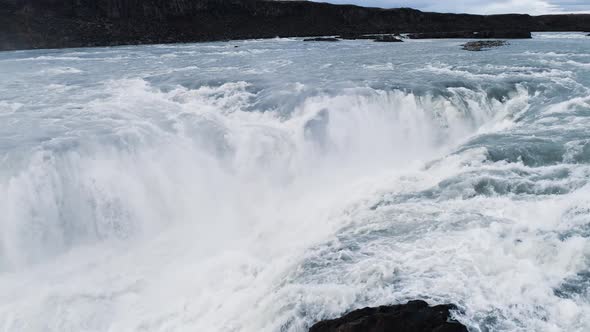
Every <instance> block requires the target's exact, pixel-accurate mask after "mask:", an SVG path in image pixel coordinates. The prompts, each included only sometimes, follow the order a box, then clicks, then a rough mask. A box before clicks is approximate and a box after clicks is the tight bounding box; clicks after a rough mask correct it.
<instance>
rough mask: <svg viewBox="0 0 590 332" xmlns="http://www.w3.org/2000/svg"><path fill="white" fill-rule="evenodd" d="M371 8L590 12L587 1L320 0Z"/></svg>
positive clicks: (506, 11)
mask: <svg viewBox="0 0 590 332" xmlns="http://www.w3.org/2000/svg"><path fill="white" fill-rule="evenodd" d="M321 1H322V2H332V3H352V4H356V5H361V6H371V7H384V8H388V7H411V8H416V9H420V10H423V11H436V12H455V13H457V12H459V13H477V14H500V13H526V14H549V13H560V12H581V11H582V12H590V0H321Z"/></svg>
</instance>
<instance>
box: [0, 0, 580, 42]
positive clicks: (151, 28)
mask: <svg viewBox="0 0 590 332" xmlns="http://www.w3.org/2000/svg"><path fill="white" fill-rule="evenodd" d="M588 30H590V15H588V14H580V15H549V16H529V15H491V16H482V15H466V14H440V13H426V12H421V11H418V10H414V9H410V8H400V9H379V8H364V7H358V6H352V5H332V4H326V3H318V2H309V1H264V0H175V1H165V0H153V1H149V2H148V1H145V2H144V1H139V2H138V1H135V0H92V1H91V0H77V1H63V0H0V50H20V49H38V48H66V47H92V46H115V45H136V44H159V43H185V42H202V41H219V40H233V39H253V38H274V37H318V36H338V35H340V36H345V35H358V34H365V35H371V34H372V35H377V34H390V35H394V34H397V33H414V34H413V35H412V36H411V38H477V39H482V38H501V39H508V38H529V36H530V31H588ZM396 39H398V38H396ZM379 41H384V42H385V41H389V42H396V40H393V39H390V40H385V39H383V40H379Z"/></svg>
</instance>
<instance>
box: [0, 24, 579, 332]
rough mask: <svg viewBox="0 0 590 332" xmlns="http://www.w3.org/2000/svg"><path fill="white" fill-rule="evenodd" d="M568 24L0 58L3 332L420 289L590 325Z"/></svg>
mask: <svg viewBox="0 0 590 332" xmlns="http://www.w3.org/2000/svg"><path fill="white" fill-rule="evenodd" d="M568 36H569V35H568ZM562 37H563V35H560V34H543V35H540V36H538V38H536V39H533V40H531V41H518V42H514V43H512V45H511V46H510V47H507V48H504V49H498V50H494V51H490V52H484V53H477V54H474V53H467V52H463V51H461V50H460V47H458V45H459V44H460V43H461V42H455V41H432V42H430V41H429V42H407V43H403V44H395V45H391V44H381V43H369V42H366V41H346V42H341V43H335V44H334V45H333V44H330V45H326V44H317V43H303V42H301V41H300V40H294V39H293V40H291V39H276V40H265V41H242V42H235V43H210V44H194V45H170V46H140V47H117V48H105V49H85V50H61V51H31V52H8V53H3V54H0V68H1V69H2V74H0V75H2V78H3V80H1V81H0V152H1V153H2V158H0V211H2V212H3V213H2V217H0V330H6V331H185V330H197V331H200V330H207V331H269V332H270V331H293V332H294V331H306V329H307V328H308V327H309V326H310V325H311V324H312V323H314V322H316V321H318V320H321V319H325V318H331V317H335V316H337V315H339V314H342V313H344V312H346V311H348V310H351V309H354V308H358V307H362V306H374V305H381V304H390V303H398V302H404V301H406V300H408V299H417V298H420V299H426V300H428V301H430V302H432V303H439V302H453V303H457V304H458V305H459V306H460V308H461V309H462V311H461V312H460V313H458V319H459V320H461V321H462V322H463V323H465V324H466V325H468V326H469V327H470V329H472V330H473V331H516V330H522V331H531V330H537V331H561V330H564V331H565V330H585V329H587V328H590V320H589V319H588V317H590V298H589V297H588V296H589V293H588V289H589V288H588V284H589V281H588V280H589V278H588V276H589V273H588V258H587V257H588V254H589V252H588V249H589V241H588V236H590V232H589V231H588V230H589V229H590V228H588V225H590V200H589V199H588V197H590V196H589V195H588V194H589V193H590V187H589V186H588V182H589V179H590V167H589V161H590V134H588V133H589V132H590V131H588V129H590V125H589V124H588V121H587V117H588V116H590V90H589V89H590V68H589V67H588V65H589V64H590V54H589V53H588V51H587V49H586V47H587V45H586V44H584V43H587V41H585V40H583V39H576V38H562ZM234 44H237V45H239V46H240V47H239V48H234ZM558 52H562V53H558ZM566 52H567V53H566ZM418 55H419V56H418ZM453 57H454V58H453Z"/></svg>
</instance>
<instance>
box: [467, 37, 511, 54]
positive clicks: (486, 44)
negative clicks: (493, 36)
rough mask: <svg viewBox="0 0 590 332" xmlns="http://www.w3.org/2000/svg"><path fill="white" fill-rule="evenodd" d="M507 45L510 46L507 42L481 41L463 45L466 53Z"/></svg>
mask: <svg viewBox="0 0 590 332" xmlns="http://www.w3.org/2000/svg"><path fill="white" fill-rule="evenodd" d="M505 45H509V44H508V42H506V41H505V40H479V41H473V42H469V43H466V44H463V49H464V50H466V51H474V52H479V51H484V50H488V49H490V48H494V47H501V46H505Z"/></svg>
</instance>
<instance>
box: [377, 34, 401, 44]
mask: <svg viewBox="0 0 590 332" xmlns="http://www.w3.org/2000/svg"><path fill="white" fill-rule="evenodd" d="M375 41H376V42H381V43H401V42H403V40H401V39H399V38H397V37H395V36H391V35H389V36H377V38H375Z"/></svg>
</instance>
